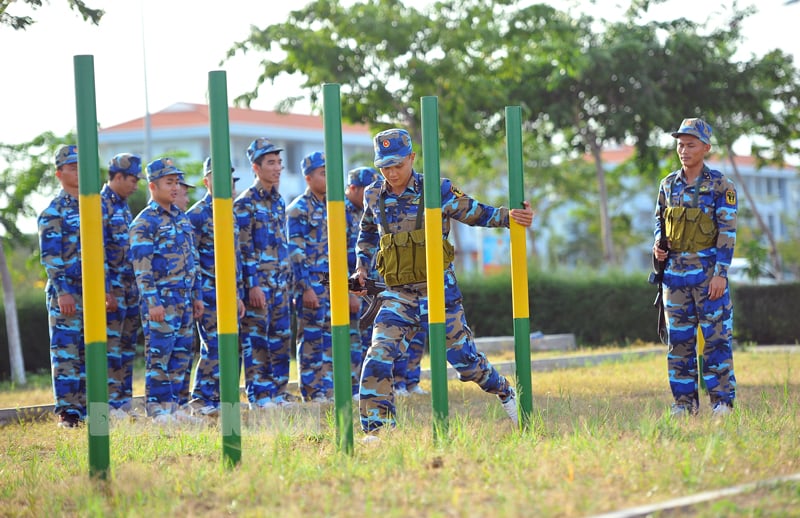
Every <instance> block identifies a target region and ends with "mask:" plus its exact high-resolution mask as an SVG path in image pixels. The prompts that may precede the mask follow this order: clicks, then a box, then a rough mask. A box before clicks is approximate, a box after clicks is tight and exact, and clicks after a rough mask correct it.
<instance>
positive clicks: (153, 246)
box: [130, 199, 202, 308]
mask: <svg viewBox="0 0 800 518" xmlns="http://www.w3.org/2000/svg"><path fill="white" fill-rule="evenodd" d="M130 246H131V248H130V256H131V261H132V262H133V270H134V273H135V274H136V284H137V285H138V287H139V294H140V297H141V299H142V300H143V301H144V302H145V303H146V304H147V307H149V308H152V307H155V306H163V304H162V302H161V297H160V294H159V292H160V290H162V289H189V290H192V299H193V300H202V297H201V293H200V269H199V268H198V267H197V263H198V262H199V261H198V256H197V249H196V248H195V246H194V235H193V232H192V224H191V223H190V222H189V218H188V217H187V216H186V214H184V213H183V212H182V211H181V210H180V209H179V208H178V207H176V206H175V205H174V204H173V205H171V206H170V209H169V210H165V209H164V208H163V207H161V206H160V205H159V204H158V203H156V202H155V201H153V200H152V199H151V200H150V201H149V202H148V204H147V206H146V207H145V208H144V209H142V211H141V212H140V213H139V214H138V215H137V216H136V218H134V220H133V222H132V223H131V230H130Z"/></svg>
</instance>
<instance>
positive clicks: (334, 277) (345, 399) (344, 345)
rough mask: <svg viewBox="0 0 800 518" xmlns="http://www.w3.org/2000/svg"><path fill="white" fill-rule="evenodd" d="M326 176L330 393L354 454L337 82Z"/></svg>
mask: <svg viewBox="0 0 800 518" xmlns="http://www.w3.org/2000/svg"><path fill="white" fill-rule="evenodd" d="M322 95H323V116H324V117H323V123H324V126H325V177H326V180H325V181H326V188H327V191H328V193H327V199H328V265H329V266H328V267H329V269H330V270H329V279H330V285H329V289H330V294H331V335H332V341H333V396H334V401H335V403H336V444H337V446H338V449H339V451H343V452H346V453H353V398H352V381H351V379H350V304H349V300H348V289H347V222H346V220H345V210H344V162H343V160H344V159H343V157H342V102H341V97H340V94H339V85H338V84H335V83H329V84H325V85H323V86H322Z"/></svg>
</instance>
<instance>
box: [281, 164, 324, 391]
mask: <svg viewBox="0 0 800 518" xmlns="http://www.w3.org/2000/svg"><path fill="white" fill-rule="evenodd" d="M300 168H301V169H302V171H303V174H304V175H305V179H306V184H307V186H308V187H307V188H306V190H305V192H304V193H303V194H301V195H300V196H298V197H297V198H295V199H294V200H293V201H292V202H291V203H290V204H289V206H288V207H287V209H286V226H287V233H288V237H289V260H290V261H291V263H292V273H293V275H294V287H295V290H296V297H297V298H296V299H295V312H296V315H297V322H298V338H297V363H298V370H299V372H300V394H301V395H302V396H303V399H304V400H306V401H320V402H326V401H330V400H332V398H333V355H332V352H333V350H332V344H333V342H332V339H331V298H330V293H329V292H328V286H326V285H325V284H323V283H322V280H323V277H324V276H325V275H326V274H327V273H328V219H327V215H328V212H327V206H326V196H325V195H326V189H327V187H326V181H325V155H324V153H322V152H320V151H315V152H314V153H311V154H310V155H308V156H306V157H305V158H303V160H302V162H301V163H300Z"/></svg>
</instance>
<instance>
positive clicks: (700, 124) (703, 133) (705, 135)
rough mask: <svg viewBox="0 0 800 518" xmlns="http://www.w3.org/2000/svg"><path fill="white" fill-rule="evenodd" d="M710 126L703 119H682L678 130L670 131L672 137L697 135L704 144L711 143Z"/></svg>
mask: <svg viewBox="0 0 800 518" xmlns="http://www.w3.org/2000/svg"><path fill="white" fill-rule="evenodd" d="M711 133H712V130H711V126H709V125H708V123H707V122H706V121H704V120H703V119H683V121H682V122H681V126H680V128H678V131H676V132H674V133H672V136H673V137H674V138H678V136H679V135H692V136H693V137H697V138H699V139H700V141H701V142H702V143H704V144H709V145H710V144H711Z"/></svg>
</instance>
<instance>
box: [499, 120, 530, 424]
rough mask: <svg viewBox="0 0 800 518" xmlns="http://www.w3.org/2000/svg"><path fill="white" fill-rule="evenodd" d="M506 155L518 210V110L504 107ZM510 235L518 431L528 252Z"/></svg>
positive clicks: (524, 387)
mask: <svg viewBox="0 0 800 518" xmlns="http://www.w3.org/2000/svg"><path fill="white" fill-rule="evenodd" d="M506 152H507V155H508V198H509V206H510V207H511V208H522V206H523V205H522V202H523V201H524V199H525V194H524V193H525V190H524V189H525V185H524V183H523V178H522V108H521V107H519V106H506ZM509 230H510V233H511V296H512V299H513V308H514V356H515V360H516V368H517V394H518V398H517V399H518V401H519V402H518V405H519V410H520V414H521V419H520V421H519V422H520V427H521V428H522V429H523V430H526V429H528V428H529V427H530V421H531V412H532V410H533V397H532V394H531V391H532V389H531V337H530V335H531V321H530V313H529V307H528V251H527V234H526V230H525V227H523V226H522V225H520V224H518V223H515V222H514V221H513V220H512V221H511V222H510V223H509Z"/></svg>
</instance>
